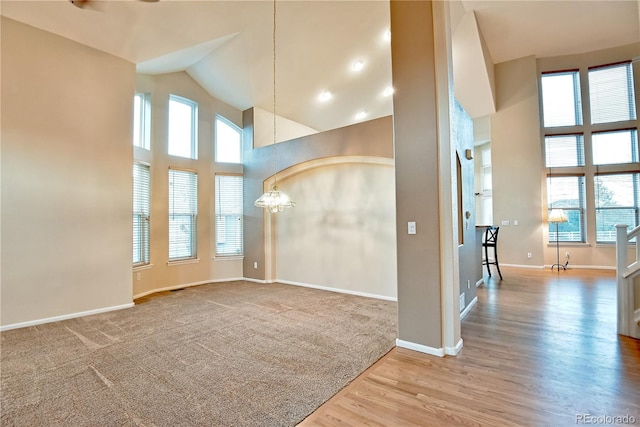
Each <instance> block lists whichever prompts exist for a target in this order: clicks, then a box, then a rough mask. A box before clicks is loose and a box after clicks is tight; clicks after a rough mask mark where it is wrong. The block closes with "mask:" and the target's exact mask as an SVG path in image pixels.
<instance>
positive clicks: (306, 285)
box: [276, 280, 398, 302]
mask: <svg viewBox="0 0 640 427" xmlns="http://www.w3.org/2000/svg"><path fill="white" fill-rule="evenodd" d="M276 282H278V283H284V284H285V285H293V286H302V287H304V288H312V289H320V290H322V291H331V292H338V293H341V294H349V295H357V296H359V297H367V298H375V299H381V300H385V301H394V302H397V301H398V298H395V297H389V296H386V295H378V294H371V293H368V292H360V291H351V290H348V289H340V288H332V287H329V286H320V285H312V284H310V283H302V282H294V281H291V280H276Z"/></svg>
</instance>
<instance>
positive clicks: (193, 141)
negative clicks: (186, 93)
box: [167, 94, 198, 160]
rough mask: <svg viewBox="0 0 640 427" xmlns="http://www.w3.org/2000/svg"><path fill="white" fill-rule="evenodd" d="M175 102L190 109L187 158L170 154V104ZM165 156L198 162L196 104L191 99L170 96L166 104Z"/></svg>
mask: <svg viewBox="0 0 640 427" xmlns="http://www.w3.org/2000/svg"><path fill="white" fill-rule="evenodd" d="M172 102H176V103H179V104H182V105H186V106H188V107H190V108H191V123H190V128H191V138H190V142H189V144H190V145H189V150H190V154H189V156H183V155H180V154H175V153H172V152H171V146H172V145H171V103H172ZM167 154H168V155H169V156H173V157H181V158H183V159H191V160H198V103H197V102H196V101H194V100H192V99H189V98H185V97H183V96H179V95H174V94H170V95H169V102H168V104H167Z"/></svg>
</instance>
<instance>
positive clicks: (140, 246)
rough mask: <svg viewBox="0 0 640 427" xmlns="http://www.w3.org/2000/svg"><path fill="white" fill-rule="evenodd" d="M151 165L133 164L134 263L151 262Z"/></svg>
mask: <svg viewBox="0 0 640 427" xmlns="http://www.w3.org/2000/svg"><path fill="white" fill-rule="evenodd" d="M150 183H151V174H150V171H149V166H147V165H144V164H141V163H134V164H133V264H134V265H142V264H148V263H149V214H150V195H151V191H150V189H151V185H150Z"/></svg>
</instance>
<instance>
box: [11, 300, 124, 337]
mask: <svg viewBox="0 0 640 427" xmlns="http://www.w3.org/2000/svg"><path fill="white" fill-rule="evenodd" d="M134 305H135V304H134V303H133V302H130V303H127V304H121V305H114V306H111V307H103V308H97V309H95V310H87V311H80V312H77V313H69V314H63V315H61V316H54V317H46V318H44V319H36V320H30V321H28V322H20V323H13V324H11V325H2V326H0V331H8V330H10V329H18V328H26V327H28V326H35V325H42V324H44V323H51V322H59V321H61V320H68V319H75V318H76V317H84V316H91V315H92V314H99V313H106V312H109V311H115V310H122V309H125V308H131V307H133V306H134Z"/></svg>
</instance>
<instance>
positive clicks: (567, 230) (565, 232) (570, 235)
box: [548, 209, 583, 242]
mask: <svg viewBox="0 0 640 427" xmlns="http://www.w3.org/2000/svg"><path fill="white" fill-rule="evenodd" d="M550 213H551V210H549V212H548V215H549V214H550ZM564 213H565V214H566V215H567V222H558V223H548V225H549V241H550V242H555V241H556V239H558V240H559V241H561V242H582V241H583V239H582V229H583V227H582V212H581V211H580V210H579V209H565V210H564ZM556 230H557V232H556Z"/></svg>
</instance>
